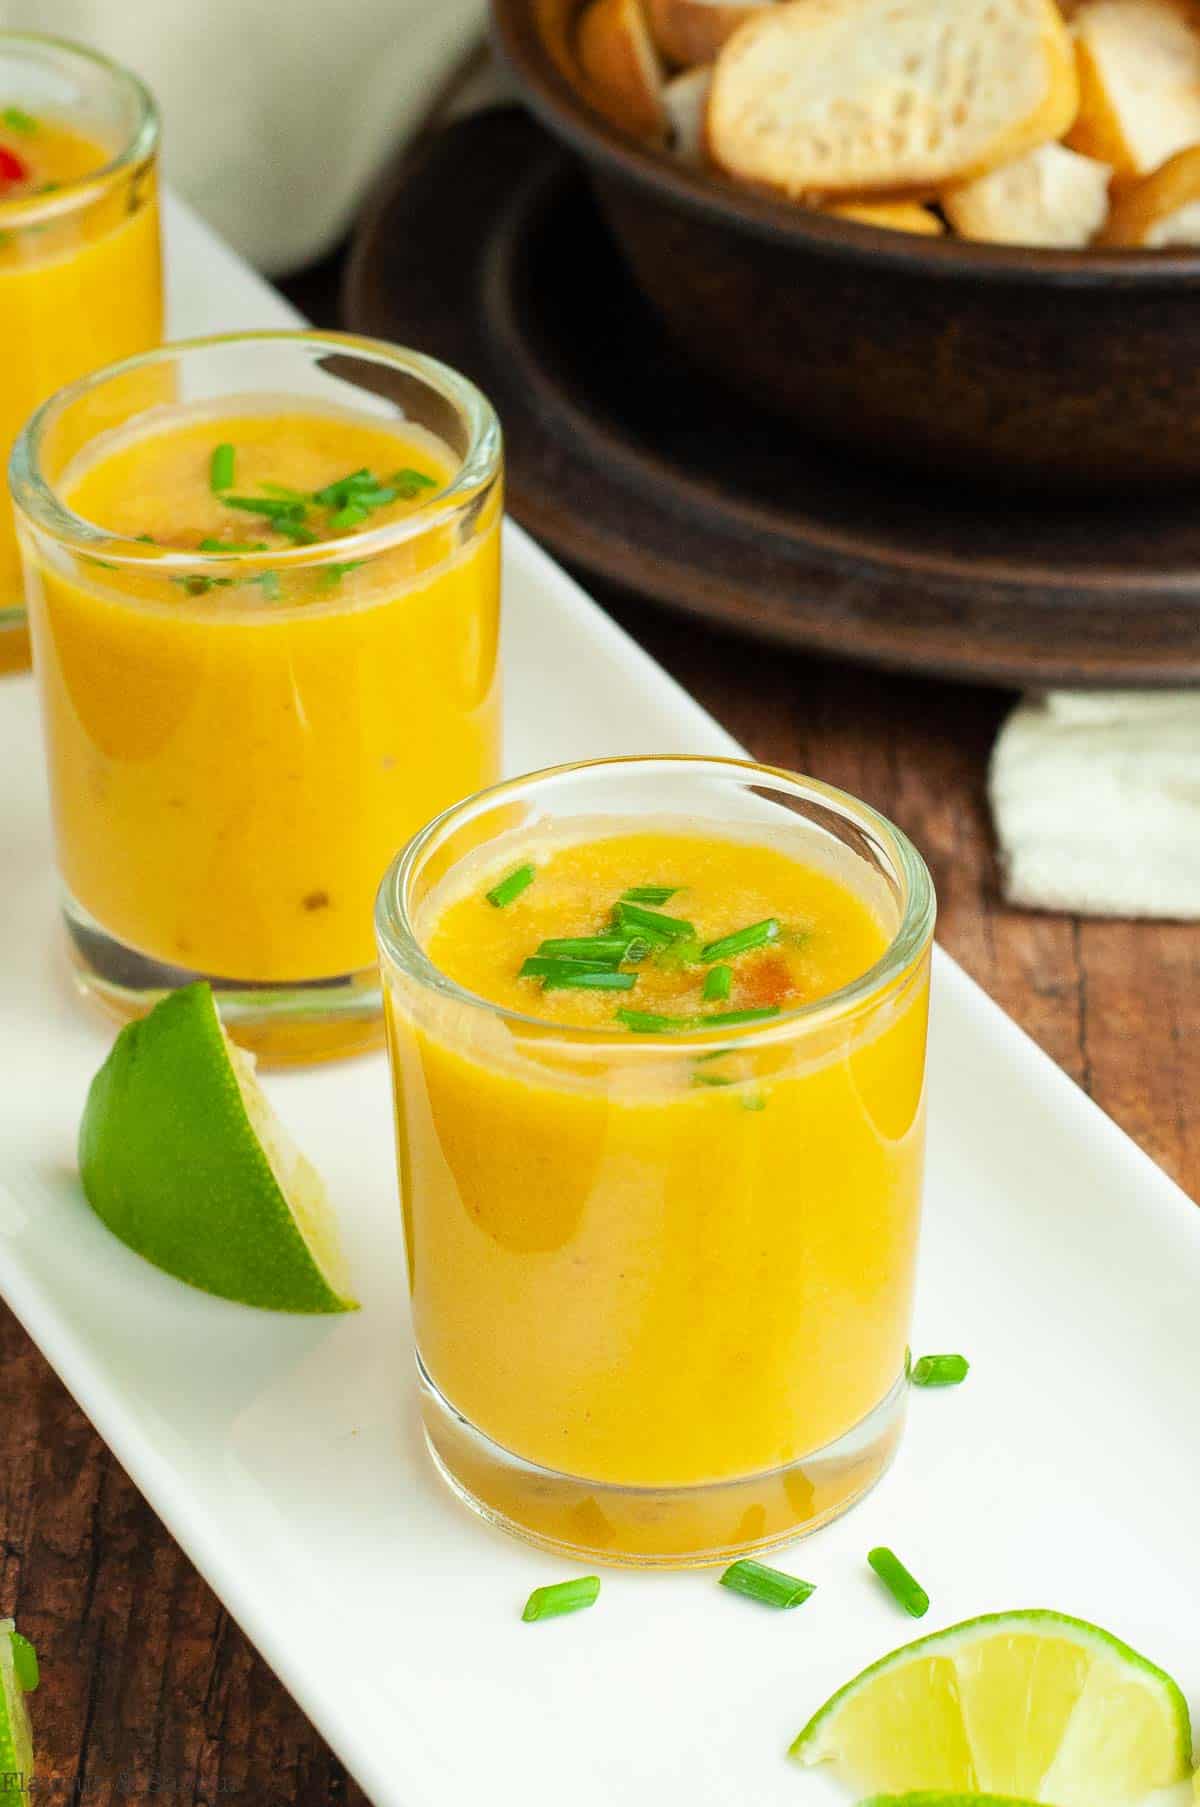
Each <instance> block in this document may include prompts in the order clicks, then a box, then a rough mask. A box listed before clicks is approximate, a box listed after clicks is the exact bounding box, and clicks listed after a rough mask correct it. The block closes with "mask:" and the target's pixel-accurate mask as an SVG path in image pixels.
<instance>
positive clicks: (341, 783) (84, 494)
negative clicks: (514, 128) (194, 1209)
mask: <svg viewBox="0 0 1200 1807" xmlns="http://www.w3.org/2000/svg"><path fill="white" fill-rule="evenodd" d="M12 483H13V493H14V496H15V498H16V504H17V514H18V522H19V527H20V535H21V545H22V553H23V557H24V564H25V584H26V593H27V598H28V605H29V614H30V621H31V626H32V630H33V635H34V648H35V655H36V657H35V663H36V667H37V676H38V682H39V688H40V695H41V704H42V718H43V725H44V733H45V742H46V752H47V760H48V766H49V775H50V789H51V798H52V804H53V812H54V822H55V829H56V837H57V852H58V864H59V869H60V874H61V879H62V888H63V907H64V911H65V917H66V925H67V930H68V945H69V947H70V950H71V953H72V957H73V960H74V965H75V970H76V972H77V975H78V979H79V982H80V984H81V986H82V988H83V990H84V991H85V992H86V993H88V994H90V995H91V996H92V997H94V998H96V999H98V1000H99V1001H100V1002H102V1003H103V1004H105V1005H106V1006H108V1008H109V1009H110V1011H112V1012H113V1013H115V1014H117V1015H119V1016H128V1015H130V1014H134V1013H136V1012H138V1011H141V1010H143V1009H145V1008H147V1007H148V1005H149V1004H151V1003H152V1002H153V1001H154V999H155V998H156V997H158V996H160V995H161V993H162V991H163V990H164V989H165V988H168V987H171V986H175V985H178V984H181V983H183V982H185V981H186V980H188V979H191V978H193V977H202V978H207V979H209V980H210V981H211V983H212V985H213V988H214V991H215V993H216V995H217V999H218V1005H219V1008H220V1009H221V1012H222V1015H223V1016H224V1018H225V1020H226V1021H227V1023H228V1025H229V1028H230V1031H231V1033H232V1034H233V1035H234V1036H235V1037H236V1038H238V1039H239V1040H241V1041H242V1042H244V1043H245V1044H246V1045H247V1046H250V1047H253V1048H254V1049H255V1050H256V1051H257V1052H258V1053H259V1054H260V1055H261V1056H263V1057H264V1058H267V1059H269V1060H278V1061H293V1060H305V1059H311V1058H317V1057H321V1056H324V1055H330V1054H341V1053H346V1052H350V1051H352V1050H354V1049H356V1048H360V1047H363V1046H366V1045H369V1044H371V1043H373V1042H378V1041H381V1040H382V1036H383V1027H382V1017H381V1006H380V990H379V978H378V969H377V965H376V959H375V940H374V929H373V904H374V898H375V893H376V891H377V889H378V886H379V881H380V878H381V876H382V874H383V872H384V870H385V868H386V866H387V864H388V861H389V859H390V858H391V856H392V854H393V853H394V851H395V848H396V846H397V844H398V843H400V842H402V841H403V840H405V839H406V838H407V837H408V836H409V835H410V834H412V833H413V832H414V831H415V830H416V829H417V828H418V827H419V826H420V824H421V823H422V822H424V821H426V820H428V818H429V817H430V815H431V814H434V813H436V812H437V811H438V810H440V809H444V808H445V807H446V806H447V805H449V804H451V803H453V802H454V801H456V800H457V799H459V798H462V797H465V796H467V795H469V794H470V793H471V792H473V791H475V790H477V789H478V788H479V787H480V785H481V784H489V783H491V782H493V781H494V779H495V778H496V776H497V774H498V769H499V764H498V762H499V740H500V699H499V672H498V655H497V636H498V630H499V613H500V515H501V443H500V433H499V428H498V426H497V422H496V418H495V415H494V414H493V412H492V409H491V407H490V405H489V404H488V402H487V401H486V400H485V398H484V397H483V396H482V395H481V394H480V393H479V391H478V390H477V389H475V388H474V387H473V386H472V385H471V384H470V383H468V382H467V381H466V380H465V379H464V378H463V377H460V376H459V375H457V374H456V373H455V372H454V371H452V370H449V369H447V368H446V367H445V366H444V365H441V364H438V363H436V362H434V361H433V360H431V359H428V358H423V357H420V356H418V355H416V354H414V353H410V352H404V351H400V350H397V349H395V348H394V347H391V346H386V345H380V344H376V343H375V342H373V341H371V340H364V339H354V338H349V337H344V336H341V335H337V334H333V335H330V334H319V333H265V334H241V335H235V336H233V337H229V338H225V339H212V340H195V341H192V342H190V343H181V344H178V345H171V346H166V347H163V348H162V349H160V350H159V351H157V352H154V353H151V354H148V355H147V356H145V357H142V358H139V359H133V360H130V361H128V362H126V363H125V364H122V365H118V366H116V367H114V368H113V369H111V370H108V371H105V372H103V373H101V374H99V375H98V376H94V377H91V378H88V379H85V380H84V381H82V382H81V383H79V384H77V385H74V386H73V387H71V388H69V389H67V390H65V391H63V392H62V393H60V394H59V395H58V396H56V397H55V398H54V399H53V400H52V401H51V402H49V403H48V404H47V405H46V406H44V407H43V408H42V409H41V410H40V412H39V413H38V414H37V415H36V416H35V418H34V419H33V421H32V422H31V423H30V424H29V426H28V427H27V428H26V430H25V431H24V433H23V434H22V435H21V437H20V439H19V441H18V443H17V447H16V450H15V452H14V455H13V463H12Z"/></svg>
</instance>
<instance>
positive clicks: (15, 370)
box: [0, 32, 162, 671]
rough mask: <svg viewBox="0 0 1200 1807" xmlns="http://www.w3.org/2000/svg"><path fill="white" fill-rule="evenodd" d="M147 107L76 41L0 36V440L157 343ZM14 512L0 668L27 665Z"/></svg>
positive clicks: (5, 552) (3, 559)
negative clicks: (77, 383) (57, 394)
mask: <svg viewBox="0 0 1200 1807" xmlns="http://www.w3.org/2000/svg"><path fill="white" fill-rule="evenodd" d="M157 156H158V115H157V113H156V112H155V108H154V102H153V101H152V100H151V98H150V96H149V94H148V93H147V92H146V90H145V88H143V86H142V84H141V83H140V82H139V81H138V80H137V78H136V77H135V76H133V75H131V74H130V72H129V71H128V70H127V69H122V68H120V67H119V66H118V65H117V64H115V63H110V62H108V61H107V59H106V58H104V57H101V56H97V55H96V54H95V52H94V51H91V50H86V49H84V48H83V46H82V45H76V44H69V43H65V42H61V41H60V40H58V39H55V38H45V37H37V36H26V35H23V34H20V33H16V32H0V346H2V347H3V353H2V362H3V378H2V379H0V447H2V448H3V456H4V457H5V458H7V457H8V454H9V452H10V450H11V448H12V444H13V441H14V440H15V438H16V436H17V434H18V432H19V431H20V429H21V427H22V426H23V425H24V423H25V422H26V420H27V419H28V418H29V416H30V415H31V414H32V413H33V410H34V409H35V408H36V407H37V406H38V404H39V403H41V402H44V401H45V400H46V398H47V397H48V396H50V395H53V393H54V391H55V390H56V389H59V388H61V387H62V385H63V384H64V383H69V382H73V381H74V379H75V378H76V377H79V376H83V375H84V374H85V373H86V372H87V371H90V370H98V369H99V368H100V367H101V365H104V364H111V363H112V362H114V360H115V359H117V358H124V357H129V356H131V355H132V354H133V353H135V352H140V351H146V350H148V349H149V348H150V347H151V346H152V345H157V344H158V342H159V340H160V339H161V337H162V260H161V255H160V250H159V223H158V191H157ZM28 658H29V637H28V634H27V632H26V624H25V607H24V599H23V595H22V587H21V567H20V560H19V557H18V554H17V541H16V535H15V532H14V529H13V522H12V515H11V511H10V509H9V507H8V504H7V502H5V504H4V506H3V510H2V511H0V671H6V670H13V669H16V668H18V667H20V666H23V665H25V664H27V663H28Z"/></svg>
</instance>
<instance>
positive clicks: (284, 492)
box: [258, 483, 310, 508]
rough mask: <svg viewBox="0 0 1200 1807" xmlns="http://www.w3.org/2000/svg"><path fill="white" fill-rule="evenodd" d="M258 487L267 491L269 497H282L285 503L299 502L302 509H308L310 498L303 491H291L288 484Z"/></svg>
mask: <svg viewBox="0 0 1200 1807" xmlns="http://www.w3.org/2000/svg"><path fill="white" fill-rule="evenodd" d="M258 487H259V489H265V490H266V492H267V494H268V495H269V496H282V497H283V499H284V501H285V502H299V504H300V506H301V507H302V508H307V507H308V504H309V501H310V498H309V497H308V496H306V495H305V493H304V491H303V490H302V489H291V488H290V487H289V486H288V484H286V483H260V484H259V486H258Z"/></svg>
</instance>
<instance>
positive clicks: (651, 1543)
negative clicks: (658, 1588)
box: [417, 1356, 908, 1568]
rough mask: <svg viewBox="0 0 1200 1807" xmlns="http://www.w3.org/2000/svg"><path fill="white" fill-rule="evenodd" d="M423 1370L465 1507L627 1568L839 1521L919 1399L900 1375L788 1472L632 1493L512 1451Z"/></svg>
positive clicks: (551, 1545)
mask: <svg viewBox="0 0 1200 1807" xmlns="http://www.w3.org/2000/svg"><path fill="white" fill-rule="evenodd" d="M417 1373H418V1377H419V1383H420V1389H421V1415H422V1418H423V1420H424V1426H425V1441H426V1443H427V1444H428V1446H429V1452H430V1454H431V1456H432V1457H433V1461H434V1466H435V1467H436V1468H437V1470H438V1473H439V1474H440V1475H441V1477H442V1479H443V1480H444V1481H445V1482H446V1484H447V1485H448V1486H449V1487H450V1489H451V1491H452V1492H453V1493H455V1494H457V1496H458V1498H459V1499H460V1500H461V1501H462V1502H463V1504H464V1505H466V1506H469V1507H470V1508H471V1510H472V1512H475V1513H477V1514H478V1516H479V1517H480V1518H483V1519H486V1520H487V1522H488V1523H489V1524H492V1525H498V1526H499V1527H500V1528H501V1529H502V1530H505V1531H511V1532H513V1533H514V1534H515V1535H516V1536H517V1537H520V1538H523V1539H524V1540H525V1542H526V1543H532V1544H536V1545H537V1546H538V1547H539V1548H540V1549H544V1550H554V1551H556V1552H557V1553H558V1554H559V1555H562V1556H571V1557H577V1558H579V1559H581V1560H583V1561H587V1562H602V1563H610V1564H614V1565H617V1566H621V1567H626V1568H701V1567H704V1566H706V1565H709V1564H712V1563H727V1562H732V1561H734V1560H735V1559H736V1558H737V1557H739V1556H747V1555H751V1554H755V1553H757V1552H759V1551H763V1550H772V1549H775V1548H776V1547H777V1546H778V1545H780V1544H783V1543H789V1542H790V1541H791V1540H792V1539H793V1538H796V1537H803V1536H806V1535H807V1534H808V1533H809V1532H810V1531H816V1530H818V1529H819V1527H820V1526H821V1525H826V1524H828V1523H829V1522H830V1520H831V1519H835V1518H839V1517H840V1516H841V1515H842V1513H843V1512H847V1511H849V1509H850V1507H851V1506H853V1505H855V1504H856V1503H857V1501H859V1500H860V1499H862V1497H863V1495H864V1494H866V1493H869V1492H870V1490H871V1488H872V1487H874V1485H875V1483H876V1482H877V1481H878V1480H879V1479H880V1477H881V1476H882V1475H883V1473H884V1472H885V1470H886V1469H887V1468H888V1466H889V1465H890V1463H891V1460H892V1457H893V1456H894V1455H895V1453H896V1448H897V1446H898V1444H899V1441H900V1433H901V1431H902V1429H903V1425H904V1414H905V1408H906V1405H907V1398H908V1383H907V1381H906V1379H905V1377H904V1376H903V1375H901V1376H900V1378H899V1379H898V1380H897V1382H896V1384H895V1386H894V1387H893V1388H892V1390H891V1391H890V1392H889V1393H888V1395H887V1397H886V1398H885V1399H883V1400H882V1401H881V1402H880V1404H879V1405H878V1406H877V1407H876V1408H875V1410H874V1411H873V1412H871V1413H870V1414H869V1416H868V1417H866V1418H864V1419H863V1420H862V1422H861V1423H859V1424H857V1425H855V1427H854V1428H853V1430H850V1431H848V1432H847V1433H846V1435H845V1436H844V1437H840V1438H839V1439H838V1441H837V1442H836V1443H831V1444H829V1445H828V1446H827V1447H826V1448H824V1449H819V1450H815V1451H814V1452H813V1453H812V1454H811V1455H808V1456H805V1457H804V1459H803V1460H802V1461H799V1462H794V1463H791V1464H790V1465H789V1466H788V1467H786V1468H776V1469H772V1470H770V1471H769V1472H767V1473H765V1474H757V1475H751V1476H748V1477H746V1478H745V1479H739V1480H732V1481H715V1482H711V1483H708V1484H706V1485H700V1486H694V1487H622V1486H619V1485H614V1484H613V1483H611V1482H605V1481H583V1480H577V1479H575V1478H573V1477H572V1476H570V1475H565V1474H556V1473H555V1472H554V1471H553V1470H552V1469H549V1468H540V1467H538V1466H536V1464H534V1463H532V1462H525V1461H523V1460H522V1459H521V1458H520V1457H519V1456H514V1455H512V1454H510V1452H509V1451H508V1450H506V1449H502V1448H501V1447H500V1445H499V1444H497V1443H493V1442H492V1441H491V1439H490V1438H489V1437H485V1436H484V1434H483V1432H482V1431H479V1430H476V1428H475V1426H474V1425H472V1424H470V1423H468V1421H467V1420H466V1419H465V1418H464V1417H462V1415H461V1414H460V1413H459V1412H456V1411H455V1409H454V1407H453V1406H452V1405H450V1404H449V1402H448V1401H447V1400H446V1399H445V1398H444V1397H443V1396H442V1394H441V1393H439V1391H438V1389H437V1388H436V1387H435V1386H434V1384H433V1381H432V1380H431V1379H430V1377H429V1375H428V1373H427V1371H426V1369H425V1367H424V1365H423V1364H422V1362H421V1359H420V1357H419V1356H418V1357H417Z"/></svg>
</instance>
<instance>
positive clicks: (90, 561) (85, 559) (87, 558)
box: [79, 552, 117, 571]
mask: <svg viewBox="0 0 1200 1807" xmlns="http://www.w3.org/2000/svg"><path fill="white" fill-rule="evenodd" d="M79 557H80V560H81V562H82V563H83V564H85V565H99V567H100V569H101V570H102V571H115V570H116V569H117V567H116V565H114V564H113V563H112V562H111V561H110V560H109V559H107V558H95V557H93V555H92V554H91V553H90V552H81V553H80V554H79Z"/></svg>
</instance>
